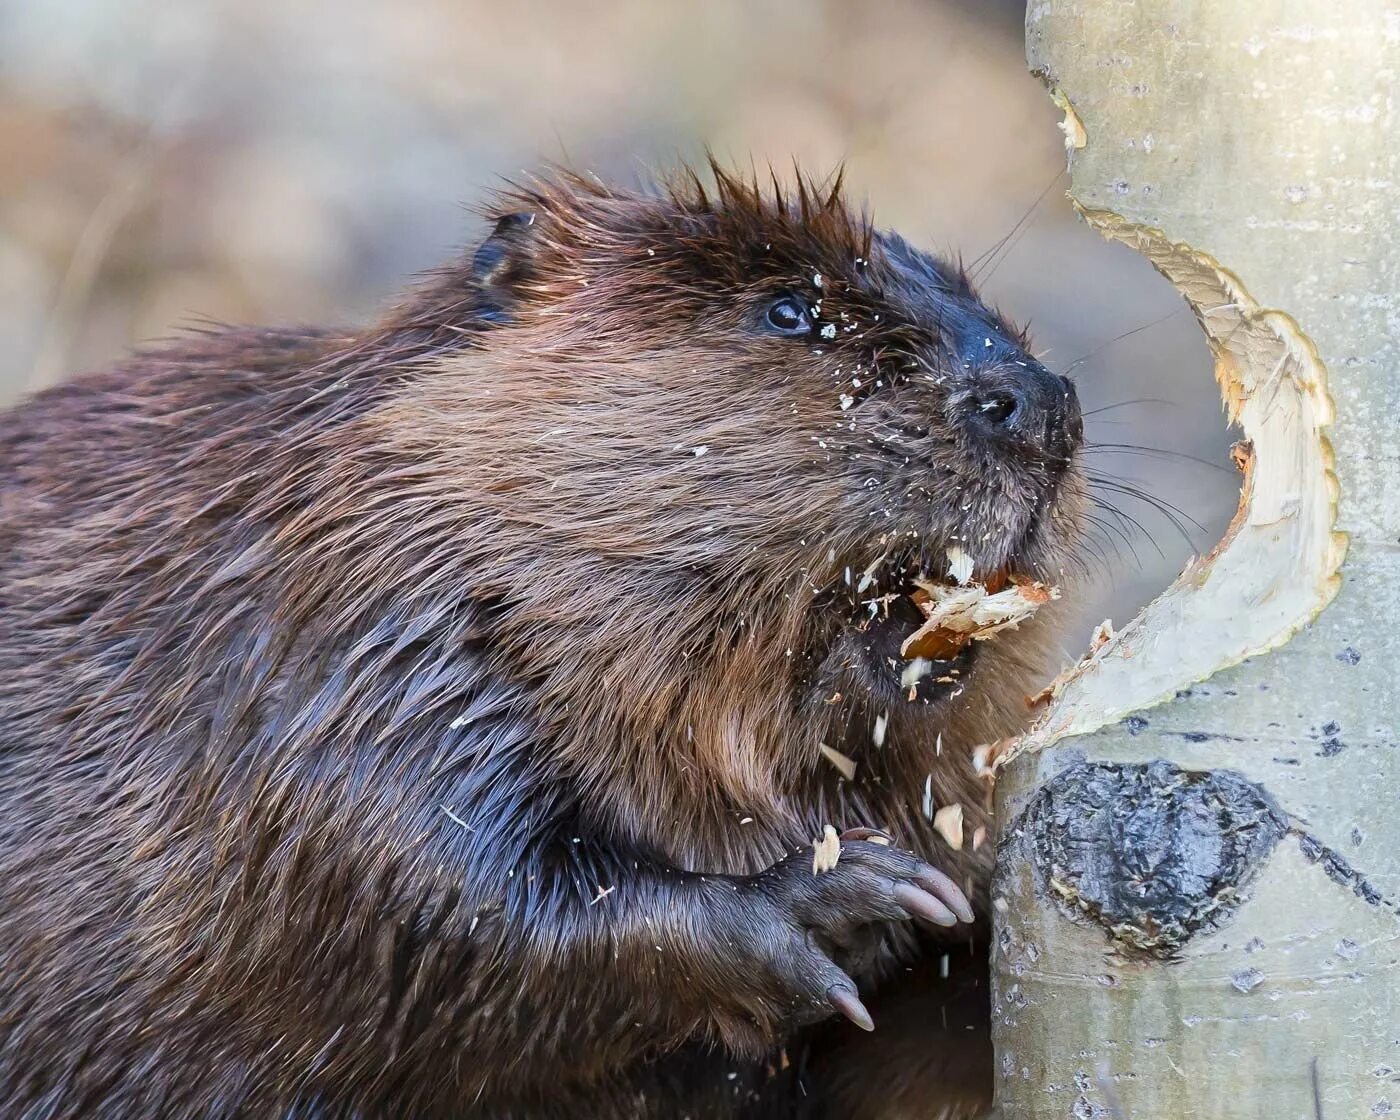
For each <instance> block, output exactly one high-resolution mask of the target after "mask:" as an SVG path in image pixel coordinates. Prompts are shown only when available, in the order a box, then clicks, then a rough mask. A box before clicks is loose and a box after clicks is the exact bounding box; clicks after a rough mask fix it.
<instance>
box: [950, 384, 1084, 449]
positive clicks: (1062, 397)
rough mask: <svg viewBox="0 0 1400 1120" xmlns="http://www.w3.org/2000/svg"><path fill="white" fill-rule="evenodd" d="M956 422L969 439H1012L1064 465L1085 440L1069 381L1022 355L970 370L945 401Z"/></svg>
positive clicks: (996, 441) (1076, 399) (1075, 396)
mask: <svg viewBox="0 0 1400 1120" xmlns="http://www.w3.org/2000/svg"><path fill="white" fill-rule="evenodd" d="M949 404H950V408H951V410H952V413H953V417H952V418H953V420H954V422H955V423H957V424H959V425H960V426H962V427H963V428H964V429H965V430H967V431H969V432H970V433H971V434H972V435H973V436H974V438H979V439H985V440H989V441H992V442H994V443H1011V444H1014V445H1016V446H1017V447H1020V448H1022V449H1024V450H1027V451H1031V452H1039V453H1041V454H1043V455H1044V456H1045V457H1046V458H1047V459H1050V460H1052V461H1055V462H1059V463H1067V462H1068V461H1069V460H1070V459H1071V458H1072V457H1073V456H1074V453H1075V452H1076V451H1078V450H1079V446H1080V444H1081V443H1082V442H1083V439H1084V418H1083V416H1082V414H1081V412H1080V409H1079V397H1078V395H1077V394H1076V393H1075V391H1074V384H1073V383H1072V382H1071V381H1070V380H1069V379H1068V378H1065V377H1061V376H1059V375H1058V374H1055V373H1051V372H1050V371H1049V370H1048V369H1046V368H1045V367H1044V366H1042V365H1041V364H1040V363H1038V362H1035V361H1032V360H1029V359H1022V360H1020V361H1014V362H1006V363H1001V364H998V365H997V366H994V367H992V368H990V369H984V370H977V371H974V372H973V373H972V374H971V376H970V378H969V382H968V384H967V385H966V387H965V388H964V389H963V391H962V392H960V393H957V394H955V395H954V396H953V397H952V399H951V400H950V402H949Z"/></svg>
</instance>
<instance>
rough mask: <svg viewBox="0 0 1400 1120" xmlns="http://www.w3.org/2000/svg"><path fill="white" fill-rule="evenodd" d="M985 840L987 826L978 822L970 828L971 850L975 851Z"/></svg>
mask: <svg viewBox="0 0 1400 1120" xmlns="http://www.w3.org/2000/svg"><path fill="white" fill-rule="evenodd" d="M986 842H987V826H986V825H985V824H979V825H978V826H977V827H976V828H974V829H973V830H972V850H973V851H974V852H975V851H976V850H977V849H978V848H980V847H981V846H982V845H983V844H985V843H986Z"/></svg>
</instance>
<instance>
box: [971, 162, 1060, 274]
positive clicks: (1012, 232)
mask: <svg viewBox="0 0 1400 1120" xmlns="http://www.w3.org/2000/svg"><path fill="white" fill-rule="evenodd" d="M1065 174H1066V172H1065V171H1059V172H1057V173H1056V175H1055V177H1054V178H1053V179H1051V180H1050V182H1048V183H1046V184H1045V189H1044V190H1042V191H1041V192H1040V194H1038V195H1036V199H1035V201H1034V202H1032V203H1031V204H1030V207H1029V208H1028V209H1027V210H1026V212H1025V213H1024V214H1022V215H1021V217H1020V218H1019V219H1018V220H1017V222H1016V224H1015V225H1014V226H1012V227H1011V228H1010V229H1009V230H1008V231H1007V233H1006V236H1005V237H1003V238H1002V239H1001V240H1000V241H998V242H997V243H996V244H995V245H993V246H992V247H991V248H990V249H988V250H986V251H985V252H983V253H982V254H981V255H980V256H978V257H977V258H976V259H975V260H973V262H972V263H971V264H970V265H968V266H967V274H968V275H969V276H970V277H972V278H973V279H978V275H977V271H978V269H979V267H981V266H982V265H983V264H984V262H985V263H986V264H988V265H990V266H991V268H992V270H993V271H995V268H996V265H995V264H994V263H993V258H995V257H996V255H997V253H999V252H1000V251H1001V248H1002V246H1004V245H1006V244H1007V242H1009V241H1010V240H1011V239H1012V238H1013V237H1015V236H1016V234H1017V232H1018V231H1020V230H1021V228H1022V227H1023V226H1025V224H1026V222H1027V221H1029V220H1030V217H1031V215H1032V214H1034V213H1035V212H1036V211H1037V210H1038V209H1040V204H1041V203H1042V202H1044V201H1045V196H1046V195H1048V194H1049V193H1050V191H1051V188H1053V187H1054V185H1055V184H1056V183H1058V182H1059V181H1060V179H1061V178H1062V177H1063V176H1064V175H1065ZM1012 247H1013V248H1014V246H1012ZM1010 251H1011V250H1010V248H1008V249H1007V253H1010ZM1002 259H1003V260H1004V259H1005V255H1003V257H1002ZM998 263H999V262H998ZM990 275H991V274H990V273H988V276H990ZM982 279H986V277H983V278H982Z"/></svg>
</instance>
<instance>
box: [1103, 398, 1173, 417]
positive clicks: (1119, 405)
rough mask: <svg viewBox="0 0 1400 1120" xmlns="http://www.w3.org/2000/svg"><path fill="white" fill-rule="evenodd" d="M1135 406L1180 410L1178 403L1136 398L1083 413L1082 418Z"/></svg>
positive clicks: (1158, 399)
mask: <svg viewBox="0 0 1400 1120" xmlns="http://www.w3.org/2000/svg"><path fill="white" fill-rule="evenodd" d="M1135 404H1160V405H1165V406H1166V407H1167V408H1180V407H1181V406H1180V405H1179V404H1177V403H1176V401H1169V400H1165V399H1163V398H1162V397H1134V398H1133V399H1132V400H1130V401H1118V402H1116V403H1115V404H1105V405H1100V406H1099V407H1098V408H1091V409H1089V411H1088V412H1084V413H1081V415H1082V416H1086V417H1087V416H1097V415H1099V413H1101V412H1111V411H1113V410H1114V409H1115V408H1127V407H1128V406H1129V405H1135Z"/></svg>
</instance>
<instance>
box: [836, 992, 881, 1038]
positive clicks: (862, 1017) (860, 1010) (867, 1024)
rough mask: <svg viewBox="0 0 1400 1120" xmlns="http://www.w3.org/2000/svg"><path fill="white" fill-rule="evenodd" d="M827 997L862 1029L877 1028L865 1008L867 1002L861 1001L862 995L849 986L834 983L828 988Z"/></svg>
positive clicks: (870, 1029) (871, 1029) (838, 1009)
mask: <svg viewBox="0 0 1400 1120" xmlns="http://www.w3.org/2000/svg"><path fill="white" fill-rule="evenodd" d="M826 998H827V999H828V1000H830V1001H831V1006H832V1007H834V1008H836V1010H837V1011H839V1012H841V1014H842V1015H844V1016H846V1018H847V1019H849V1020H850V1021H851V1022H853V1023H854V1024H855V1025H856V1026H858V1027H859V1028H860V1029H861V1030H863V1031H873V1030H874V1029H875V1020H874V1019H872V1018H871V1017H870V1012H869V1011H867V1010H866V1009H865V1004H863V1003H861V1002H860V996H858V995H856V994H855V992H853V991H851V990H850V989H849V988H843V987H841V986H840V985H837V984H833V985H832V986H831V987H830V988H828V989H827V990H826Z"/></svg>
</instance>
